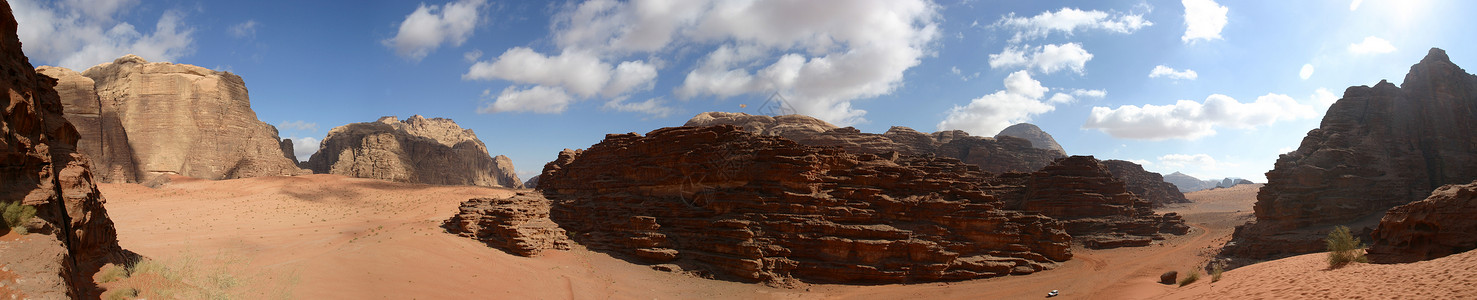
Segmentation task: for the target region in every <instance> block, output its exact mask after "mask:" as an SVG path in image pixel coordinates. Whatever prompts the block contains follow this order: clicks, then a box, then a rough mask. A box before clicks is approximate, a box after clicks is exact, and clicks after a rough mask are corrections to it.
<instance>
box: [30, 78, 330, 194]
mask: <svg viewBox="0 0 1477 300" xmlns="http://www.w3.org/2000/svg"><path fill="white" fill-rule="evenodd" d="M37 71H39V72H41V73H42V74H46V75H47V76H51V77H53V78H57V79H58V80H59V81H60V82H59V84H58V86H57V89H58V92H59V93H60V94H61V98H62V103H63V105H64V106H65V107H66V108H65V115H66V117H67V119H68V120H70V121H72V122H74V124H76V126H77V128H78V132H79V133H81V135H82V137H81V142H80V145H78V146H79V150H80V151H81V152H82V153H83V154H86V155H88V156H89V157H91V158H92V161H93V164H94V166H95V168H96V169H97V170H99V174H98V175H99V177H101V178H102V180H103V181H106V182H144V181H147V180H149V179H151V178H153V177H154V176H158V175H162V174H177V175H185V176H190V177H196V178H204V179H230V178H245V177H256V176H274V175H297V174H305V173H307V171H306V170H302V169H299V168H297V162H295V161H291V160H290V159H288V155H290V154H291V153H283V152H282V148H281V145H280V143H281V140H280V139H278V137H277V129H276V128H275V127H273V126H272V125H269V124H267V123H264V122H262V121H260V120H257V118H256V112H254V111H252V110H251V101H250V100H249V99H248V96H247V91H246V83H245V82H244V81H242V80H241V77H240V76H236V75H235V74H231V73H230V72H218V71H214V70H209V69H206V68H201V67H197V66H192V65H182V64H172V63H151V62H148V61H145V60H144V59H143V58H140V57H138V56H134V55H126V56H123V57H120V58H118V59H116V60H114V61H113V62H111V63H103V64H101V65H97V66H94V67H92V68H88V69H87V70H86V71H83V72H82V73H78V72H76V71H73V70H69V69H66V68H59V67H47V66H43V67H41V68H38V69H37Z"/></svg>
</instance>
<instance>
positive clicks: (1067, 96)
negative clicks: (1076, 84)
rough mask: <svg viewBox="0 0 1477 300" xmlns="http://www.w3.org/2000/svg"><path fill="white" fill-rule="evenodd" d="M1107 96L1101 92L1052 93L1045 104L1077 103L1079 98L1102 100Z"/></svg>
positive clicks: (1081, 90)
mask: <svg viewBox="0 0 1477 300" xmlns="http://www.w3.org/2000/svg"><path fill="white" fill-rule="evenodd" d="M1107 96H1108V92H1107V91H1103V90H1084V89H1072V91H1071V92H1069V93H1054V94H1052V95H1051V98H1047V100H1046V102H1050V103H1052V104H1069V103H1072V102H1077V98H1079V97H1085V98H1103V97H1107Z"/></svg>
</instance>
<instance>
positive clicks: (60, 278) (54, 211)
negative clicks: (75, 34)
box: [0, 1, 127, 299]
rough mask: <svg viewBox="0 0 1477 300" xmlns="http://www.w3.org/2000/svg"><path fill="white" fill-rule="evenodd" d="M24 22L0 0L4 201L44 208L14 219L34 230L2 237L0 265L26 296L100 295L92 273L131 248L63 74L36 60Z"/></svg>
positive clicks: (0, 200)
mask: <svg viewBox="0 0 1477 300" xmlns="http://www.w3.org/2000/svg"><path fill="white" fill-rule="evenodd" d="M16 26H17V25H16V22H15V17H14V15H13V14H12V12H11V10H10V5H9V3H8V2H5V1H0V89H3V90H5V91H7V92H8V93H6V94H5V95H4V96H0V109H3V111H0V112H3V114H0V204H16V203H19V204H21V205H27V206H31V207H34V208H35V210H36V213H35V217H34V218H29V219H27V220H21V221H20V223H21V224H6V225H7V226H6V227H10V226H17V227H22V228H25V229H26V230H27V231H29V234H26V235H19V234H18V233H14V232H10V233H8V234H10V235H14V236H17V237H14V238H6V240H5V241H0V253H3V255H0V266H6V268H5V269H6V271H5V272H7V273H10V274H13V275H14V276H17V277H18V278H17V279H15V280H9V281H7V282H6V285H5V287H4V288H6V289H8V290H10V291H12V292H14V293H16V294H14V295H12V297H19V298H24V299H63V298H74V299H75V298H96V297H97V295H98V291H97V287H96V286H95V285H94V284H93V282H92V275H93V274H94V273H97V270H98V269H99V268H100V267H102V265H104V264H106V263H110V262H118V261H121V260H123V259H126V258H127V253H126V252H125V251H123V250H122V249H121V248H120V247H119V246H118V238H117V234H116V230H115V229H114V228H113V221H112V220H110V219H109V218H108V211H107V209H106V208H105V207H104V206H103V202H104V200H103V198H102V195H101V194H99V193H98V191H97V188H96V186H95V185H94V184H93V174H92V171H91V168H90V167H89V166H88V159H87V157H86V156H85V155H83V154H82V153H79V152H78V151H77V150H78V149H77V148H78V144H79V137H80V134H79V132H78V130H77V129H76V128H75V127H74V126H73V125H72V124H70V123H68V122H67V120H66V119H65V117H64V116H63V114H64V110H65V108H64V107H63V105H62V101H61V96H60V95H58V94H57V92H56V90H54V89H53V86H55V85H57V84H58V81H57V80H56V79H53V78H50V77H47V76H43V75H41V74H38V73H37V72H36V71H35V68H34V67H32V66H31V64H30V63H29V59H27V58H26V56H25V54H24V53H22V52H21V43H20V39H19V38H18V37H17V36H16ZM0 231H7V232H8V231H10V229H9V228H0Z"/></svg>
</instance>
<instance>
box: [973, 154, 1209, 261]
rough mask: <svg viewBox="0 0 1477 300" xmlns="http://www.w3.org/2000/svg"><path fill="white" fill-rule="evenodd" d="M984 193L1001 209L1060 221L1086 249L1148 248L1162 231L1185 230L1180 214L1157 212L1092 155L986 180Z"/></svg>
mask: <svg viewBox="0 0 1477 300" xmlns="http://www.w3.org/2000/svg"><path fill="white" fill-rule="evenodd" d="M986 181H987V182H989V185H990V186H989V187H987V188H986V191H987V192H989V193H990V194H992V195H996V196H997V197H999V198H1000V199H1001V201H1002V203H1003V204H1004V205H1005V206H1004V208H1005V209H1010V210H1020V211H1025V212H1034V213H1040V214H1042V215H1045V216H1048V217H1052V218H1054V219H1057V220H1061V222H1062V223H1063V225H1064V226H1066V229H1067V233H1068V234H1071V235H1072V237H1073V239H1074V240H1076V241H1078V242H1080V243H1082V244H1083V245H1084V246H1087V247H1089V248H1098V249H1102V248H1116V247H1125V246H1147V245H1149V244H1150V243H1152V242H1153V241H1154V240H1159V239H1163V236H1162V234H1185V233H1187V232H1189V229H1190V227H1189V226H1188V225H1185V222H1184V220H1183V219H1181V218H1180V216H1179V215H1178V214H1173V213H1169V214H1164V215H1159V214H1155V213H1154V210H1153V208H1152V205H1151V204H1150V203H1149V202H1148V201H1147V200H1144V199H1143V198H1140V197H1138V195H1135V194H1133V193H1131V192H1129V191H1128V186H1127V184H1125V183H1124V182H1123V181H1121V180H1119V179H1118V178H1116V177H1114V176H1113V175H1112V173H1111V172H1109V171H1108V167H1107V166H1106V165H1104V164H1103V163H1101V162H1099V161H1098V160H1097V159H1096V158H1094V157H1092V156H1070V157H1066V158H1062V159H1059V160H1057V161H1056V162H1053V163H1051V165H1048V166H1046V167H1045V168H1042V169H1041V170H1040V171H1036V172H1032V173H1029V174H1025V173H1006V174H1001V175H1000V176H996V177H992V178H987V179H986Z"/></svg>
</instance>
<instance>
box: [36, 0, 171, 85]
mask: <svg viewBox="0 0 1477 300" xmlns="http://www.w3.org/2000/svg"><path fill="white" fill-rule="evenodd" d="M135 3H136V1H129V0H103V1H97V0H94V1H82V0H68V1H61V2H49V1H42V2H36V1H32V0H15V1H10V6H11V9H13V10H14V12H15V19H16V23H18V24H20V26H19V29H18V30H17V32H16V34H17V35H19V36H20V40H21V44H22V45H23V46H22V47H23V48H24V50H25V52H26V56H28V57H30V58H31V59H32V60H34V61H38V62H41V63H43V64H48V65H56V66H61V67H66V68H69V69H74V70H82V69H86V68H88V67H92V66H94V65H97V64H100V63H104V62H110V61H113V59H116V58H118V57H121V56H123V55H125V54H130V53H131V54H136V55H138V56H140V57H143V58H145V59H148V60H156V61H175V60H177V59H179V58H180V57H183V56H185V55H189V54H190V53H191V51H192V49H191V46H192V45H193V44H194V39H193V38H192V34H193V33H194V29H193V28H190V27H189V26H187V25H185V24H184V20H183V19H184V17H183V16H182V15H181V13H180V12H178V11H166V12H164V13H163V15H161V16H160V17H159V20H158V21H157V22H156V23H155V24H154V27H153V32H151V33H147V34H146V33H144V32H140V29H139V28H136V27H134V25H133V24H129V23H127V22H118V21H116V20H114V17H116V16H119V15H122V14H124V13H126V12H127V11H128V9H129V8H131V7H132V6H133V5H134V4H135ZM145 29H147V28H145Z"/></svg>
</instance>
